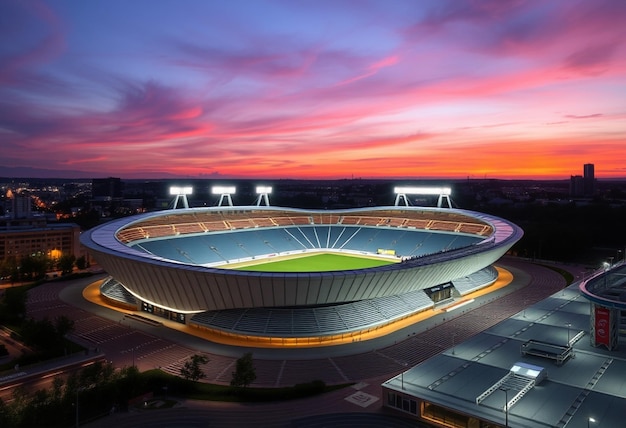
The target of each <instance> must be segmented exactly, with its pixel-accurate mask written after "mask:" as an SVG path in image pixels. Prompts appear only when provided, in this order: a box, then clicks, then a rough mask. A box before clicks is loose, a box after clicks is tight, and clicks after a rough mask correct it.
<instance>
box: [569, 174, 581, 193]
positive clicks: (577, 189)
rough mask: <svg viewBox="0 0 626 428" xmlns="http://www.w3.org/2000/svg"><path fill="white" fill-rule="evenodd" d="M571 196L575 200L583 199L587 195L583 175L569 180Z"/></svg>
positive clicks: (573, 176) (574, 176)
mask: <svg viewBox="0 0 626 428" xmlns="http://www.w3.org/2000/svg"><path fill="white" fill-rule="evenodd" d="M569 194H570V196H572V197H574V198H582V197H583V195H584V194H585V180H584V178H583V177H582V175H572V176H571V177H570V179H569Z"/></svg>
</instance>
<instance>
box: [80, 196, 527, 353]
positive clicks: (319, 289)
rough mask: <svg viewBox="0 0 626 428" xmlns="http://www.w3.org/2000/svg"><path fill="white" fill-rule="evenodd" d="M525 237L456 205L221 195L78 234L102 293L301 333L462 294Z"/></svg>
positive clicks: (331, 333)
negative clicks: (102, 276)
mask: <svg viewBox="0 0 626 428" xmlns="http://www.w3.org/2000/svg"><path fill="white" fill-rule="evenodd" d="M521 236H522V231H521V229H520V228H519V227H517V226H515V225H514V224H512V223H510V222H507V221H505V220H502V219H499V218H496V217H493V216H489V215H485V214H481V213H476V212H469V211H464V210H458V209H452V208H427V207H410V206H393V207H374V208H358V209H348V210H332V211H331V210H323V211H322V210H319V211H317V210H301V209H292V208H280V207H270V206H217V207H209V208H184V209H176V210H167V211H161V212H156V213H149V214H143V215H140V216H136V217H131V218H125V219H120V220H114V221H112V222H109V223H107V224H104V225H102V226H100V227H98V228H95V229H93V230H92V231H90V232H88V233H86V234H84V235H83V237H82V238H81V240H82V242H83V243H84V244H85V245H86V246H87V247H88V248H89V249H90V251H91V252H92V254H93V256H94V258H95V259H96V260H97V261H98V263H99V264H100V265H101V266H102V267H103V268H104V269H105V270H106V271H107V272H108V273H109V274H110V275H111V277H110V278H109V279H108V280H106V281H105V282H104V283H103V284H102V286H101V289H100V292H101V295H102V296H103V298H104V299H106V300H107V301H108V302H109V303H113V304H115V305H116V306H119V307H121V308H131V309H133V308H134V309H136V310H143V311H145V312H148V313H152V314H155V315H159V316H162V317H166V318H168V319H171V320H175V321H178V322H181V323H185V324H189V325H194V326H197V327H199V328H202V329H207V330H210V331H212V332H216V333H217V334H222V335H234V336H246V337H248V336H254V337H257V338H259V339H263V340H264V339H267V340H276V339H280V340H289V339H296V340H301V341H302V340H304V341H306V340H318V339H319V338H321V337H323V338H326V339H328V340H331V338H333V337H337V336H342V337H343V336H345V335H352V334H358V333H361V332H363V331H368V330H372V329H381V328H384V327H386V326H389V325H390V324H393V323H395V322H397V321H399V320H404V319H407V318H409V317H411V316H413V315H415V314H417V313H420V312H423V311H425V310H427V309H432V308H433V307H434V306H435V305H440V304H454V303H455V302H458V301H461V300H462V299H463V296H464V295H467V294H469V293H471V292H473V291H475V290H477V289H480V288H483V287H486V286H489V285H490V284H492V283H494V282H495V281H496V280H497V278H498V270H496V269H495V268H494V267H493V263H494V262H496V261H497V260H498V259H499V258H500V257H501V256H502V255H503V254H505V253H506V251H508V249H509V248H510V247H511V246H512V245H513V244H514V243H515V242H517V241H518V240H519V239H520V238H521ZM277 263H278V264H277ZM320 263H321V265H320ZM324 263H326V265H324ZM328 263H330V265H329V264H328ZM311 338H315V339H311Z"/></svg>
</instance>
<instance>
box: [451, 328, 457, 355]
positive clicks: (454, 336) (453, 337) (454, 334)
mask: <svg viewBox="0 0 626 428" xmlns="http://www.w3.org/2000/svg"><path fill="white" fill-rule="evenodd" d="M455 338H456V333H452V355H455V354H454V339H455Z"/></svg>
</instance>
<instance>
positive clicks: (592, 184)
mask: <svg viewBox="0 0 626 428" xmlns="http://www.w3.org/2000/svg"><path fill="white" fill-rule="evenodd" d="M583 180H584V184H583V186H584V196H588V197H589V196H593V195H594V194H595V193H596V178H595V175H594V165H593V164H592V163H586V164H585V165H584V166H583Z"/></svg>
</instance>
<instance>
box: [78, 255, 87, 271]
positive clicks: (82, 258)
mask: <svg viewBox="0 0 626 428" xmlns="http://www.w3.org/2000/svg"><path fill="white" fill-rule="evenodd" d="M86 267H87V259H86V258H85V256H80V257H79V258H77V259H76V268H77V269H78V270H84V269H85V268H86Z"/></svg>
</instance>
